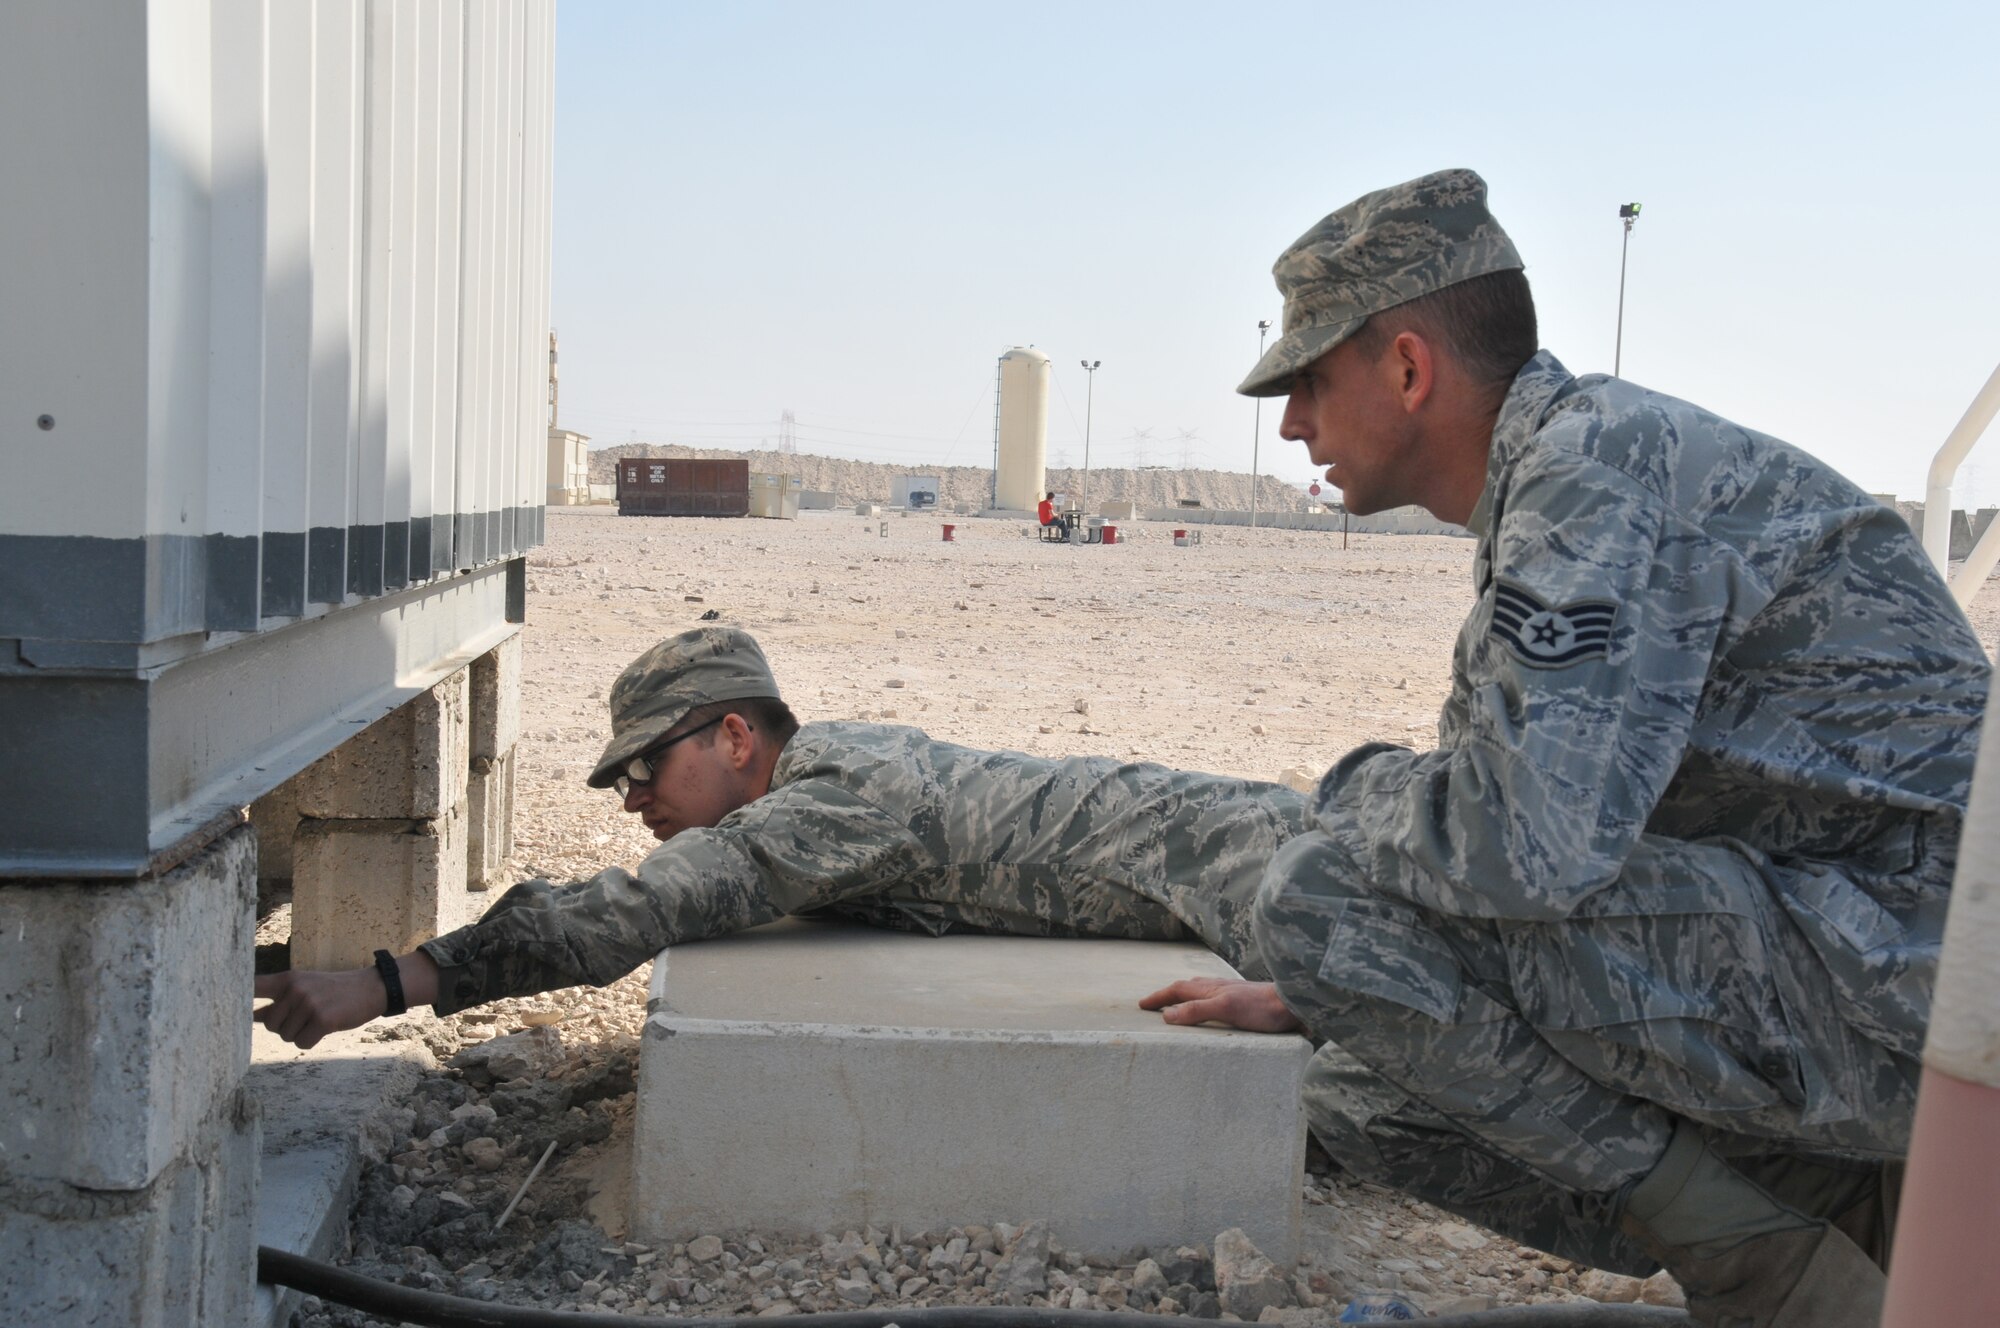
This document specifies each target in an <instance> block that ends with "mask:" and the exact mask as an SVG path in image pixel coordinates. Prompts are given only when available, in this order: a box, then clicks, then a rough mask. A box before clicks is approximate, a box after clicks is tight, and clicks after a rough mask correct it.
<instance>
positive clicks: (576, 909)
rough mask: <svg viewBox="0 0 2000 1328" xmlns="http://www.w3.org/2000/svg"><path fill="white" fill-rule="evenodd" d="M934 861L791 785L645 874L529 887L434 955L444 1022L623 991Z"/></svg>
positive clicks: (813, 787) (811, 790)
mask: <svg viewBox="0 0 2000 1328" xmlns="http://www.w3.org/2000/svg"><path fill="white" fill-rule="evenodd" d="M925 861H926V859H925V857H924V852H923V849H922V847H921V845H919V844H918V842H917V840H916V838H915V837H914V836H913V835H911V834H910V832H909V830H908V829H907V828H906V827H905V826H903V825H901V824H900V823H898V822H897V821H895V820H894V819H893V818H891V817H889V816H888V815H886V814H885V813H884V812H882V811H881V810H880V809H879V808H877V807H876V806H874V805H873V804H872V803H869V802H868V801H866V800H865V799H862V798H859V797H857V796H855V795H854V794H852V793H850V792H848V791H847V790H845V789H842V788H840V787H837V786H835V785H831V784H826V783H820V782H816V781H814V782H807V783H801V784H792V785H787V786H786V787H785V788H782V789H779V790H778V791H776V792H774V793H770V794H767V795H765V796H764V797H763V798H760V799H758V800H757V801H756V802H754V803H751V804H750V805H749V806H748V807H745V808H742V809H741V810H739V811H737V812H734V813H732V814H731V815H729V816H728V817H725V818H724V819H723V821H722V822H721V824H719V825H717V826H716V827H715V828H714V829H710V830H685V831H682V832H681V833H680V834H678V835H675V836H674V837H673V838H672V839H670V840H668V841H667V842H666V843H664V844H662V845H661V846H660V847H659V848H657V849H655V850H653V852H652V853H651V854H649V855H648V856H647V857H646V859H645V860H644V861H643V862H641V863H640V864H639V866H638V868H637V870H635V871H626V870H624V869H623V868H618V867H614V868H611V869H610V870H608V871H602V872H599V873H598V874H597V875H595V876H593V877H591V878H590V879H589V880H587V881H582V882H579V883H577V884H575V885H567V886H557V885H551V884H550V883H549V882H547V881H527V882H524V883H522V884H520V885H517V886H515V887H514V888H513V889H511V890H509V891H508V892H507V893H506V894H504V895H502V896H501V897H500V899H499V902H497V903H496V904H494V906H493V907H492V908H491V909H489V910H487V912H486V915H485V916H484V917H482V918H481V919H480V920H479V921H478V922H475V923H473V924H472V925H471V926H469V927H461V928H459V929H458V930H457V931H454V932H449V933H447V934H445V935H443V936H440V937H437V938H436V939H435V940H430V941H426V942H424V943H423V945H421V946H420V947H418V948H420V949H422V950H423V951H424V952H425V953H426V954H428V955H429V956H430V957H431V958H432V959H433V960H435V961H436V963H437V965H438V968H439V969H440V973H439V983H438V999H437V1002H436V1005H435V1007H434V1008H435V1009H436V1010H437V1012H438V1013H439V1014H451V1013H453V1012H455V1011H458V1010H462V1009H464V1008H466V1007H467V1006H472V1005H478V1004H481V1003H482V1002H485V1001H491V1000H498V999H499V998H501V997H503V996H528V995H533V994H534V993H536V992H542V991H553V990H555V989H556V988H558V987H573V986H577V985H580V984H586V983H587V984H589V985H591V986H598V987H601V986H604V985H606V984H607V983H611V982H615V981H617V980H618V979H619V978H621V977H623V976H624V975H625V974H627V973H629V972H631V971H632V970H633V969H635V968H637V967H638V966H639V965H640V964H643V963H645V962H646V961H647V960H649V959H651V958H653V956H655V955H657V954H658V953H659V952H660V951H661V950H663V949H665V948H666V947H667V946H669V945H682V944H686V943H688V942H691V941H700V940H707V939H709V938H710V937H715V936H725V935H728V934H729V933H731V932H735V931H741V930H743V929H744V928H746V927H755V926H759V925H761V924H763V923H766V922H771V921H774V920H776V919H778V918H781V917H784V916H786V915H788V914H792V913H797V912H801V911H804V910H806V909H810V908H818V907H821V906H823V905H827V904H833V903H838V902H840V901H841V900H844V899H848V898H852V897H854V896H856V895H860V894H865V893H871V892H873V891H876V890H879V889H881V888H882V887H883V886H884V885H886V884H888V883H891V882H893V881H894V880H896V879H898V878H899V877H901V876H903V875H905V874H907V873H908V872H909V871H911V870H912V869H914V868H917V867H919V866H921V865H923V864H924V862H925Z"/></svg>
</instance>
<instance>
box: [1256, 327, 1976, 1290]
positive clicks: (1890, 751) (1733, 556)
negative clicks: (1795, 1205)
mask: <svg viewBox="0 0 2000 1328" xmlns="http://www.w3.org/2000/svg"><path fill="white" fill-rule="evenodd" d="M1470 524H1471V526H1472V528H1473V530H1474V532H1475V533H1476V534H1477V535H1478V536H1479V544H1478V547H1477V550H1476V552H1475V555H1474V562H1473V577H1474V582H1475V584H1476V586H1477V589H1478V593H1479V600H1478V603H1477V604H1476V606H1475V607H1474V609H1473V611H1472V613H1471V616H1470V617H1468V618H1467V620H1466V622H1465V625H1464V627H1463V628H1462V629H1461V631H1460V633H1459V638H1458V642H1457V645H1456V648H1455V650H1454V654H1453V670H1452V672H1453V679H1452V691H1451V696H1450V699H1449V700H1448V701H1447V702H1446V704H1445V708H1444V712H1443V715H1442V716H1441V718H1440V719H1439V723H1438V747H1437V749H1436V750H1435V751H1432V752H1426V753H1417V752H1412V751H1409V750H1406V749H1403V748H1398V747H1391V746H1387V745H1380V744H1377V745H1371V746H1367V747H1363V748H1360V749H1358V750H1356V751H1354V752H1352V753H1350V754H1349V755H1348V756H1346V757H1345V758H1343V759H1342V760H1341V761H1340V763H1339V764H1338V765H1336V766H1335V767H1334V768H1333V769H1332V770H1331V771H1329V772H1328V773H1327V775H1326V777H1325V778H1324V779H1323V780H1322V782H1321V784H1320V787H1319V789H1318V791H1317V794H1316V796H1315V798H1314V802H1313V815H1314V820H1315V822H1316V826H1317V829H1316V830H1315V832H1314V833H1312V834H1309V835H1306V836H1303V837H1301V838H1299V839H1297V840H1294V841H1293V842H1292V843H1290V844H1289V845H1288V846H1287V847H1286V848H1285V849H1284V850H1282V851H1281V852H1280V854H1279V855H1278V857H1277V858H1276V859H1275V860H1274V861H1273V863H1272V865H1271V870H1270V872H1269V874H1268V876H1267V878H1266V881H1265V886H1264V892H1263V894H1262V896H1261V897H1260V901H1259V907H1258V913H1257V926H1258V939H1259V943H1260V945H1261V946H1262V948H1263V951H1264V954H1265V958H1266V960H1267V962H1268V963H1269V965H1270V967H1271V968H1272V970H1273V975H1274V977H1275V978H1276V980H1277V982H1278V984H1279V987H1280V990H1281V992H1282V994H1283V995H1284V997H1285V1000H1286V1003H1287V1004H1288V1005H1290V1006H1291V1008H1292V1009H1293V1010H1294V1011H1295V1012H1297V1013H1298V1014H1299V1015H1300V1016H1301V1017H1302V1018H1303V1019H1304V1020H1305V1021H1306V1023H1307V1024H1308V1026H1309V1027H1310V1028H1311V1029H1312V1031H1313V1032H1314V1033H1315V1034H1316V1035H1318V1036H1320V1037H1324V1038H1331V1039H1333V1040H1334V1041H1335V1042H1336V1043H1338V1044H1340V1047H1339V1049H1329V1050H1323V1051H1322V1052H1321V1053H1320V1056H1319V1058H1318V1060H1317V1062H1316V1064H1315V1069H1314V1072H1313V1074H1312V1075H1311V1076H1310V1080H1309V1085H1310V1086H1309V1088H1308V1094H1307V1096H1308V1105H1309V1107H1310V1108H1311V1110H1312V1114H1313V1117H1314V1123H1315V1128H1316V1129H1317V1131H1318V1132H1319V1133H1320V1135H1321V1137H1322V1140H1323V1141H1324V1142H1326V1143H1327V1144H1328V1145H1329V1147H1331V1148H1334V1149H1335V1150H1336V1152H1337V1154H1338V1155H1340V1156H1342V1157H1343V1158H1344V1159H1352V1160H1355V1163H1356V1165H1357V1167H1358V1169H1360V1170H1363V1171H1364V1172H1369V1173H1372V1174H1375V1175H1377V1176H1379V1177H1381V1178H1383V1179H1385V1180H1386V1181H1387V1182H1388V1183H1392V1184H1396V1185H1398V1186H1400V1187H1402V1188H1405V1189H1409V1190H1412V1191H1414V1192H1417V1193H1420V1194H1423V1195H1424V1196H1425V1197H1427V1198H1430V1199H1433V1200H1434V1201H1436V1202H1439V1203H1442V1204H1443V1205H1444V1206H1446V1207H1448V1208H1452V1209H1455V1210H1457V1211H1460V1212H1463V1213H1465V1214H1466V1215H1468V1216H1472V1217H1474V1218H1476V1219H1478V1220H1481V1221H1484V1222H1486V1223H1488V1224H1489V1225H1492V1226H1496V1227H1498V1228H1500V1229H1502V1230H1506V1231H1509V1232H1510V1233H1511V1234H1516V1235H1519V1236H1522V1237H1523V1238H1526V1239H1529V1240H1531V1241H1533V1243H1535V1244H1538V1245H1540V1246H1542V1247H1544V1248H1551V1249H1557V1250H1558V1251H1562V1252H1572V1253H1574V1254H1575V1255H1576V1257H1582V1258H1587V1259H1589V1260H1590V1261H1591V1262H1593V1263H1597V1264H1599V1265H1600V1266H1611V1267H1619V1266H1634V1265H1641V1266H1644V1265H1646V1264H1647V1261H1646V1260H1644V1259H1643V1258H1642V1257H1639V1256H1637V1255H1636V1254H1635V1253H1634V1252H1632V1251H1630V1250H1629V1249H1628V1248H1624V1247H1623V1242H1622V1241H1621V1240H1619V1239H1617V1238H1615V1237H1610V1236H1609V1235H1608V1234H1607V1233H1606V1232H1605V1231H1604V1230H1603V1228H1602V1221H1603V1218H1604V1215H1605V1214H1606V1212H1607V1211H1608V1204H1609V1202H1610V1200H1611V1197H1612V1196H1614V1195H1615V1194H1616V1193H1617V1192H1618V1191H1619V1190H1620V1189H1621V1187H1623V1186H1624V1185H1625V1184H1626V1183H1628V1182H1629V1181H1631V1180H1633V1179H1634V1178H1636V1177H1638V1176H1640V1175H1642V1174H1644V1173H1645V1172H1647V1171H1648V1170H1649V1169H1650V1168H1651V1166H1652V1164H1653V1163H1654V1162H1655V1161H1656V1160H1657V1159H1658V1158H1659V1156H1660V1154H1661V1152H1662V1150H1663V1149H1664V1148H1665V1144H1666V1140H1667V1137H1668V1135H1669V1133H1670V1131H1671V1127H1672V1119H1673V1117H1675V1116H1679V1117H1685V1118H1688V1119H1691V1120H1695V1121H1699V1122H1702V1123H1704V1124H1706V1125H1709V1126H1712V1127H1714V1128H1715V1129H1716V1130H1717V1131H1719V1132H1721V1135H1722V1137H1724V1138H1725V1139H1728V1140H1733V1141H1734V1142H1733V1143H1730V1144H1725V1148H1734V1149H1736V1150H1737V1151H1758V1152H1764V1153H1770V1152H1798V1153H1810V1154H1815V1155H1820V1156H1823V1157H1829V1158H1839V1157H1849V1158H1867V1157H1874V1158H1881V1157H1892V1156H1897V1155H1900V1154H1901V1153H1902V1152H1903V1151H1904V1149H1905V1147H1906V1145H1907V1143H1908V1138H1909V1127H1910V1113H1911V1109H1912V1106H1913V1102H1914V1098H1915V1093H1916V1082H1917V1074H1918V1055H1919V1052H1920V1050H1921V1047H1922V1043H1923V1036H1924V1029H1925V1025H1926V1023H1927V1021H1928V1018H1929V1009H1930V991H1931V982H1932V977H1933V975H1934V972H1935V967H1936V960H1937V951H1938V943H1939V940H1940V937H1941V934H1942V926H1943V921H1944V914H1945V906H1946V902H1947V900H1948V895H1949V890H1950V885H1951V878H1952V871H1953V865H1954V861H1955V855H1956V847H1957V842H1958V834H1959V828H1960V824H1961V820H1962V813H1963V809H1964V806H1965V801H1966V795H1967V793H1968V791H1969V789H1970V785H1971V777H1972V765H1973V756H1974V749H1975V746H1976V743H1977V738H1978V730H1979V723H1980V718H1981V715H1982V713H1983V710H1984V705H1985V698H1986V689H1987V679H1988V672H1989V669H1988V665H1987V661H1986V657H1985V654H1984V652H1983V651H1982V650H1981V648H1980V646H1979V643H1978V641H1977V640H1976V639H1975V638H1974V636H1973V634H1972V632H1971V629H1970V628H1969V627H1968V625H1967V624H1966V621H1965V618H1964V616H1963V615H1962V614H1961V613H1960V612H1959V610H1958V608H1957V606H1956V604H1955V603H1954V602H1953V601H1952V598H1951V596H1950V594H1949V593H1948V592H1947V590H1946V589H1945V587H1944V585H1943V583H1942V582H1941V581H1940V580H1939V578H1938V576H1937V574H1936V572H1935V571H1934V570H1933V569H1932V568H1931V566H1930V563H1929V562H1928V560H1926V559H1925V557H1924V555H1923V553H1922V551H1921V549H1919V547H1918V546H1917V543H1916V541H1915V540H1914V539H1913V538H1912V537H1911V535H1910V532H1909V529H1908V528H1907V527H1906V526H1905V525H1904V524H1903V522H1902V520H1901V519H1900V518H1899V517H1897V516H1896V515H1895V514H1894V513H1893V512H1891V511H1890V510H1889V509H1887V508H1885V507H1882V506H1881V505H1880V504H1878V503H1876V502H1875V501H1874V500H1873V499H1871V498H1869V497H1868V496H1867V495H1866V494H1864V493H1862V492H1861V491H1859V490H1858V489H1856V488H1855V487H1854V486H1853V485H1851V484H1849V483H1848V482H1847V481H1846V480H1844V479H1842V478H1841V477H1840V476H1839V475H1837V474H1835V473H1834V472H1833V471H1832V470H1830V469H1829V468H1827V467H1826V466H1825V465H1823V464H1821V463H1819V462H1818V461H1815V460H1814V459H1813V458H1811V457H1809V456H1807V455H1806V454H1804V453H1802V452H1800V451H1798V450H1796V449H1794V448H1791V447H1788V446H1786V445H1785V444H1783V443H1781V442H1778V441H1777V440H1775V439H1772V438H1768V437H1765V436H1763V435H1759V434H1756V433H1753V432H1751V431H1749V430H1746V429H1743V428H1740V427H1739V426H1736V425H1733V424H1731V423H1729V422H1728V421H1726V420H1723V419H1720V418H1718V417H1716V416H1714V415H1711V414H1709V413H1707V412H1705V411H1702V410H1699V409H1697V408H1696V407H1693V406H1690V405H1688V404H1687V403H1685V402H1680V401H1676V400H1673V399H1672V398H1669V397H1666V396H1662V395H1660V394H1658V393H1654V392H1648V391H1646V390H1645V389H1643V388H1639V387H1636V386H1634V385H1632V384H1630V383H1626V382H1623V381H1620V380H1617V379H1612V378H1607V377H1603V376H1591V377H1587V378H1581V379H1579V378H1574V377H1572V376H1571V375H1570V374H1569V373H1568V372H1566V371H1565V370H1564V369H1563V367H1562V365H1561V364H1559V363H1558V362H1557V361H1556V359H1555V357H1554V356H1552V355H1549V354H1548V353H1546V352H1543V353H1542V354H1539V355H1537V356H1536V357H1535V358H1534V359H1533V360H1531V361H1530V362H1529V363H1528V364H1527V366H1526V367H1524V368H1523V369H1522V370H1521V372H1520V374H1519V375H1518V376H1517V378H1516V379H1515V381H1514V385H1513V388H1512V390H1511V391H1510V392H1509V394H1508V396H1507V399H1506V402H1505V404H1504V406H1503V407H1502V408H1501V411H1500V415H1499V419H1498V422H1497V425H1496V427H1495V429H1494V433H1493V445H1492V453H1491V461H1490V466H1489V470H1488V474H1487V484H1486V489H1485V491H1484V493H1483V495H1482V496H1481V498H1480V501H1479V505H1478V507H1477V509H1475V511H1474V513H1473V516H1472V519H1471V522H1470ZM1774 1145H1775V1147H1774ZM1607 1241H1608V1242H1609V1243H1608V1244H1607V1243H1606V1242H1607Z"/></svg>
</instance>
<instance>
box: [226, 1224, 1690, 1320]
mask: <svg viewBox="0 0 2000 1328" xmlns="http://www.w3.org/2000/svg"><path fill="white" fill-rule="evenodd" d="M257 1280H258V1281H260V1282H274V1283H276V1284H277V1285H279V1286H286V1287H291V1288H292V1289H293V1290H294V1291H303V1292H305V1293H306V1294H307V1295H310V1296H318V1297H319V1298H320V1299H321V1300H330V1301H333V1302H334V1303H336V1304H339V1305H346V1306H348V1307H350V1308H352V1309H357V1310H362V1311H365V1312H366V1313H369V1314H378V1315H381V1316H382V1317H384V1318H388V1319H400V1320H402V1321H403V1322H405V1323H416V1324H422V1325H424V1328H632V1326H633V1324H634V1323H664V1324H671V1325H673V1328H743V1325H744V1324H745V1323H747V1322H748V1320H747V1319H743V1318H737V1317H734V1316H723V1317H712V1318H706V1319H663V1318H649V1319H635V1318H634V1317H633V1316H631V1315H628V1314H578V1313H574V1312H571V1311H568V1310H560V1311H558V1310H545V1309H533V1308H529V1307H527V1306H522V1305H496V1304H494V1303H493V1302H491V1301H485V1300H469V1299H467V1298H466V1297H464V1296H446V1295H441V1294H439V1293H438V1292H435V1291H418V1290H417V1289H415V1288H414V1287H406V1286H398V1285H397V1284H396V1283H394V1282H384V1281H381V1280H380V1279H379V1278H373V1277H363V1276H362V1275H361V1274H360V1273H352V1272H349V1271H348V1270H347V1269H345V1268H336V1267H334V1266H333V1265H332V1264H330V1263H321V1262H319V1261H318V1260H317V1259H308V1258H305V1257H304V1256H302V1255H297V1254H288V1253H286V1252H285V1251H284V1250H274V1249H272V1248H271V1247H270V1246H269V1245H259V1246H258V1247H257ZM1140 1317H1141V1318H1143V1320H1144V1321H1146V1322H1154V1321H1158V1322H1163V1323H1176V1324H1196V1323H1199V1324H1204V1325H1209V1326H1210V1328H1213V1323H1214V1321H1213V1320H1211V1319H1196V1318H1193V1317H1192V1316H1189V1315H1184V1314H1146V1315H1143V1316H1140ZM1134 1318H1135V1316H1134V1313H1133V1312H1127V1313H1123V1314H1121V1313H1117V1312H1115V1311H1111V1310H1046V1309H1011V1308H1009V1307H1007V1306H1004V1305H981V1306H976V1307H974V1306H960V1305H950V1306H943V1307H939V1308H935V1309H921V1310H916V1309H883V1310H850V1311H846V1312H844V1313H839V1314H781V1315H773V1316H772V1317H770V1318H768V1319H759V1320H757V1323H758V1325H759V1328H763V1325H766V1324H770V1325H774V1326H775V1328H887V1326H888V1325H890V1324H897V1325H900V1328H1114V1325H1115V1328H1134ZM1423 1322H1424V1323H1425V1324H1426V1325H1427V1326H1428V1328H1687V1325H1688V1324H1689V1323H1690V1322H1691V1321H1690V1320H1689V1319H1688V1317H1687V1315H1685V1314H1683V1313H1682V1312H1681V1311H1679V1310H1670V1309H1661V1308H1658V1307H1656V1306H1652V1305H1597V1304H1576V1303H1572V1304H1568V1305H1510V1306H1508V1307H1507V1308H1505V1309H1497V1310H1482V1311H1480V1312H1479V1313H1477V1314H1447V1315H1445V1316H1444V1317H1443V1318H1441V1319H1425V1320H1424V1321H1423Z"/></svg>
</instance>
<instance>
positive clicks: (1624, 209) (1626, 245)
mask: <svg viewBox="0 0 2000 1328" xmlns="http://www.w3.org/2000/svg"><path fill="white" fill-rule="evenodd" d="M1618 215H1619V217H1620V218H1621V219H1623V221H1624V222H1625V239H1624V240H1623V241H1622V242H1621V243H1620V245H1619V247H1618V340H1617V342H1616V344H1615V345H1614V346H1613V347H1612V351H1611V376H1612V377H1613V378H1616V377H1617V376H1618V368H1619V366H1620V365H1621V364H1623V363H1624V361H1625V255H1626V253H1627V252H1629V251H1630V250H1631V248H1632V223H1633V222H1635V221H1637V220H1638V219H1639V205H1638V204H1637V203H1620V204H1619V205H1618Z"/></svg>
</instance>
